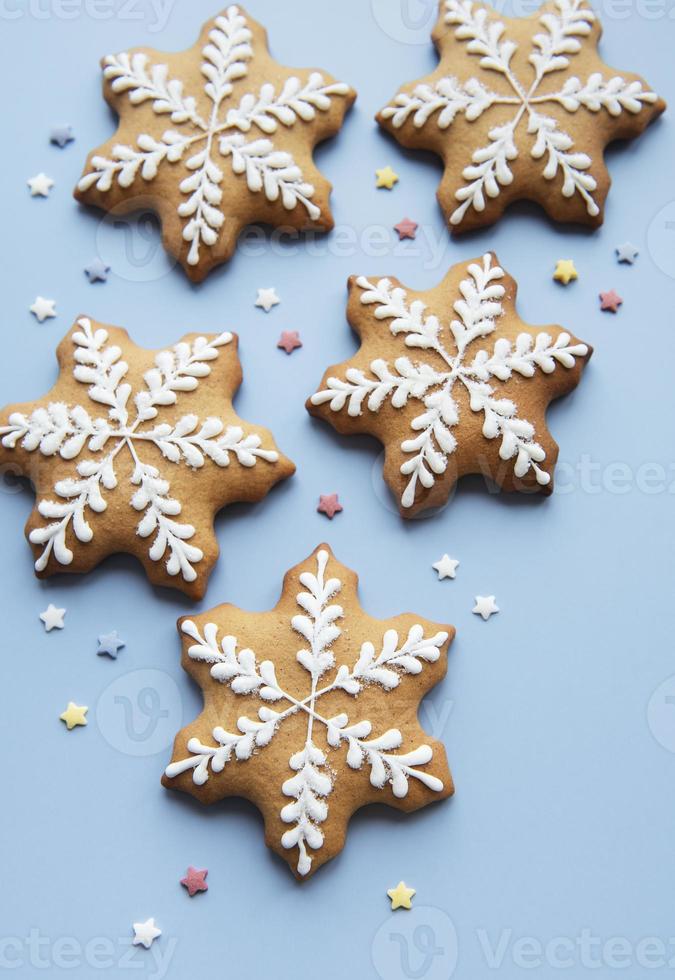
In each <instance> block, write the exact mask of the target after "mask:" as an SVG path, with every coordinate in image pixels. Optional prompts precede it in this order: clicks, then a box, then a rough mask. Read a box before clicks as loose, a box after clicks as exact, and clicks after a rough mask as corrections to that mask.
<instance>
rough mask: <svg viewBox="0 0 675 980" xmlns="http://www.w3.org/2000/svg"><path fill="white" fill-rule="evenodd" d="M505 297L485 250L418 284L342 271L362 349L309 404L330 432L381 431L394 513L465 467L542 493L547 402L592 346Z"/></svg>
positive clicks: (442, 488)
mask: <svg viewBox="0 0 675 980" xmlns="http://www.w3.org/2000/svg"><path fill="white" fill-rule="evenodd" d="M515 299H516V283H515V282H514V280H513V279H512V278H511V277H510V276H509V275H507V273H506V272H504V270H503V269H502V268H501V267H500V266H499V265H498V263H497V259H496V257H495V256H494V255H492V254H491V253H490V254H487V255H484V256H483V257H482V258H479V259H476V260H474V261H473V262H469V263H467V264H465V263H462V264H461V265H456V266H453V268H451V269H450V271H449V272H448V274H447V275H446V277H445V279H444V280H443V281H442V282H441V283H440V285H439V286H437V287H436V288H435V289H431V290H429V291H428V292H424V293H422V292H414V291H413V290H410V289H406V288H405V287H404V286H402V285H401V284H400V283H399V282H398V281H397V280H392V279H376V278H373V279H367V278H366V277H365V276H359V277H352V279H351V280H350V283H349V306H348V317H349V322H350V323H351V325H352V327H353V329H354V330H355V331H356V333H357V334H358V335H359V336H360V338H361V347H360V349H359V350H358V351H357V353H356V354H355V355H354V356H353V357H352V358H351V359H350V360H349V361H345V362H344V363H343V364H338V365H336V366H334V367H332V368H329V370H328V371H327V372H326V374H325V375H324V378H323V381H322V383H321V385H320V388H319V390H318V391H317V392H316V393H315V394H314V395H312V397H311V398H310V399H309V401H308V402H307V408H308V410H309V412H310V413H311V414H312V415H315V416H317V417H320V418H323V419H325V420H326V421H327V422H330V423H331V425H332V426H333V427H334V428H335V429H337V431H338V432H340V433H343V434H347V435H349V434H352V433H357V432H365V433H369V434H371V435H374V436H375V437H376V438H377V439H379V440H380V442H381V443H382V444H383V445H384V448H385V464H384V478H385V480H386V481H387V483H388V484H389V486H390V488H391V490H392V492H393V493H394V494H395V496H396V498H397V500H398V501H399V506H400V510H401V513H402V514H403V515H404V516H406V517H412V516H414V515H415V514H417V513H418V512H419V511H421V510H424V509H426V508H429V507H435V506H439V505H441V504H443V503H445V502H446V501H447V499H448V496H449V494H450V491H451V490H452V488H453V487H454V485H455V483H456V481H457V479H458V478H459V477H460V476H463V475H465V474H468V473H478V474H482V475H483V476H484V477H486V478H489V479H491V480H492V481H494V482H495V483H497V484H498V485H499V486H500V487H502V488H503V489H505V490H526V491H532V490H538V491H541V492H542V493H547V494H548V493H552V490H553V479H552V477H553V469H554V467H555V463H556V460H557V455H558V447H557V445H556V444H555V442H554V441H553V439H552V437H551V436H550V434H549V432H548V430H547V428H546V408H547V407H548V404H549V402H551V401H552V400H553V399H554V398H558V397H559V396H560V395H563V394H565V393H566V392H568V391H571V390H572V388H574V387H575V386H576V385H577V383H578V382H579V379H580V377H581V372H582V369H583V367H584V364H585V362H586V361H587V360H588V358H589V357H590V355H591V349H590V347H588V346H587V345H586V344H582V343H580V342H579V341H578V340H576V339H575V338H574V337H572V336H571V335H570V334H569V333H567V332H565V331H564V330H562V329H561V328H560V327H530V326H527V325H526V324H525V323H523V321H522V320H521V319H520V318H519V316H518V314H517V313H516V308H515Z"/></svg>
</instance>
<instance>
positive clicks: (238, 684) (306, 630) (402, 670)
mask: <svg viewBox="0 0 675 980" xmlns="http://www.w3.org/2000/svg"><path fill="white" fill-rule="evenodd" d="M357 584H358V579H357V576H356V575H355V574H354V572H352V571H350V570H349V569H348V568H345V566H344V565H341V564H339V563H338V562H337V561H336V559H335V558H334V556H333V554H332V553H331V551H330V548H328V546H327V545H321V546H320V547H319V548H317V549H316V551H315V552H314V553H313V554H312V555H310V557H309V558H307V559H306V561H303V562H302V563H301V564H300V565H297V566H296V567H295V568H293V569H291V571H289V572H288V573H287V575H286V577H285V579H284V587H283V592H282V595H281V599H280V600H279V603H278V604H277V606H276V607H275V608H274V609H272V610H271V611H270V612H266V613H249V612H243V611H242V610H240V609H237V608H236V607H234V606H229V605H224V606H218V607H217V608H216V609H212V610H210V611H209V612H206V613H203V614H201V615H199V616H197V617H195V618H191V619H181V620H179V622H178V628H179V632H180V633H181V634H182V639H183V666H184V668H185V669H186V670H187V671H188V673H189V674H190V675H191V677H193V678H194V679H195V681H196V682H197V683H198V684H199V685H200V687H201V688H202V690H203V692H204V710H203V712H202V713H201V715H200V716H199V717H198V718H197V720H196V721H195V722H193V723H192V724H191V725H189V726H188V727H187V728H184V729H183V730H182V731H181V732H180V733H179V735H178V737H177V738H176V742H175V745H174V751H173V761H172V762H171V764H170V765H169V766H168V767H167V769H166V773H165V775H164V778H163V780H162V781H163V783H164V785H165V786H167V787H174V788H176V789H180V790H183V791H184V792H187V793H191V794H192V795H193V796H195V797H197V799H199V800H200V801H201V802H203V803H214V802H216V801H217V800H221V799H223V798H224V797H228V796H241V797H245V798H246V799H248V800H251V801H252V802H253V803H255V805H256V806H257V807H258V808H259V810H260V811H261V813H262V814H263V817H264V820H265V840H266V842H267V844H268V846H269V847H271V848H272V850H274V851H276V852H277V854H279V855H280V856H281V857H282V858H284V860H286V861H288V863H289V865H290V867H291V869H292V870H293V872H294V873H295V874H296V876H297V877H298V878H305V877H307V876H308V875H310V874H312V873H313V872H314V871H316V870H317V868H319V867H320V866H321V865H322V864H324V863H325V862H326V861H328V860H330V858H332V857H335V855H336V854H337V853H338V852H339V851H340V850H341V849H342V847H343V846H344V842H345V835H346V831H347V824H348V822H349V819H350V817H351V816H352V814H353V813H355V811H356V810H358V809H359V808H360V807H362V806H365V805H366V804H367V803H376V802H377V803H386V804H388V805H389V806H393V807H396V808H397V809H400V810H405V811H412V810H417V809H419V808H420V807H422V806H426V804H428V803H431V802H433V801H434V800H441V799H443V798H445V797H447V796H450V795H451V794H452V792H453V784H452V779H451V776H450V773H449V771H448V767H447V762H446V757H445V750H444V749H443V746H442V745H440V743H438V742H435V741H434V740H433V739H430V738H428V736H427V735H426V734H425V733H424V731H423V730H422V729H421V727H420V724H419V721H418V719H417V709H418V706H419V702H420V699H421V698H422V697H423V696H424V695H425V694H426V693H427V692H428V691H429V690H430V689H431V688H432V687H433V686H434V684H437V683H438V682H439V681H440V680H441V678H442V677H443V676H444V675H445V671H446V659H447V658H446V651H447V647H448V645H449V643H450V642H451V641H452V638H453V636H454V629H453V627H452V626H437V625H436V624H434V623H430V622H427V621H426V620H422V619H420V618H419V617H417V616H413V615H410V614H406V615H402V616H397V617H395V618H394V619H391V620H388V621H386V622H382V621H380V620H376V619H372V618H371V617H370V616H368V615H367V614H366V613H365V612H364V611H363V610H362V608H361V606H360V604H359V601H358V594H357Z"/></svg>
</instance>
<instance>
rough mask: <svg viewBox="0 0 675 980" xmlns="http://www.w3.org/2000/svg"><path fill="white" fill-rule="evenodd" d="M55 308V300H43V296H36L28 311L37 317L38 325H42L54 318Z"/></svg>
mask: <svg viewBox="0 0 675 980" xmlns="http://www.w3.org/2000/svg"><path fill="white" fill-rule="evenodd" d="M55 306H56V300H55V299H45V298H44V296H36V297H35V302H34V303H33V305H32V306H31V307H29V309H30V312H31V313H33V314H34V315H35V316H36V317H37V319H38V323H44V321H45V320H51V318H52V317H54V316H56V309H55Z"/></svg>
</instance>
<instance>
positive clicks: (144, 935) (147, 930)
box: [132, 918, 162, 949]
mask: <svg viewBox="0 0 675 980" xmlns="http://www.w3.org/2000/svg"><path fill="white" fill-rule="evenodd" d="M161 935H162V930H161V929H158V928H157V926H156V925H155V920H154V918H150V919H146V920H145V922H134V938H133V939H132V943H133V945H134V946H145V948H146V949H150V947H151V946H152V944H153V943H154V941H155V939H157V938H158V937H159V936H161Z"/></svg>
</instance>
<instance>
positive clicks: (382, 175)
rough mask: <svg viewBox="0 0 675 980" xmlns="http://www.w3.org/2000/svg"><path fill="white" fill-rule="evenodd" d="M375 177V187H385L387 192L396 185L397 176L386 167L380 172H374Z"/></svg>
mask: <svg viewBox="0 0 675 980" xmlns="http://www.w3.org/2000/svg"><path fill="white" fill-rule="evenodd" d="M375 176H376V177H377V184H376V185H375V186H376V187H386V188H387V190H388V191H390V190H391V189H392V187H393V186H394V184H397V183H398V174H397V173H394V171H393V170H392V169H391V167H389V166H386V167H383V168H382V169H381V170H376V171H375Z"/></svg>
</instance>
